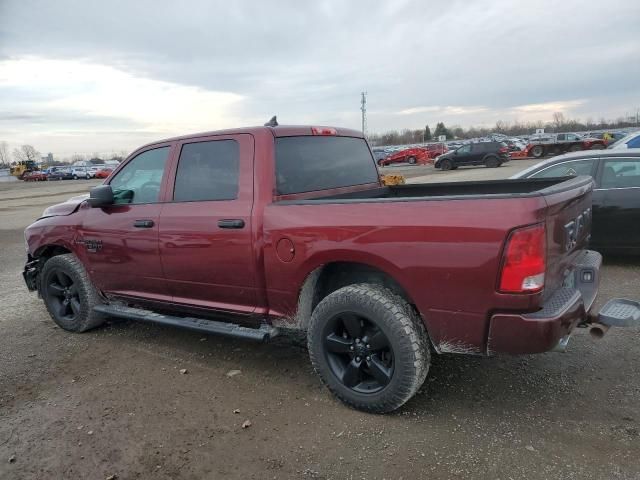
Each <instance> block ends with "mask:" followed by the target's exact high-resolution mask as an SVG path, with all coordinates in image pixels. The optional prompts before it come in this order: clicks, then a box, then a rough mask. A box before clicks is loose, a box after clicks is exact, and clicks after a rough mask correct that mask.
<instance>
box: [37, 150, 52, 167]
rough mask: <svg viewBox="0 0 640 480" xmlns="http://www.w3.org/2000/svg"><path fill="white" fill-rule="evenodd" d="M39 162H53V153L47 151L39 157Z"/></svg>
mask: <svg viewBox="0 0 640 480" xmlns="http://www.w3.org/2000/svg"><path fill="white" fill-rule="evenodd" d="M40 163H48V164H52V163H53V153H51V152H49V153H47V154H46V155H45V156H43V157H40Z"/></svg>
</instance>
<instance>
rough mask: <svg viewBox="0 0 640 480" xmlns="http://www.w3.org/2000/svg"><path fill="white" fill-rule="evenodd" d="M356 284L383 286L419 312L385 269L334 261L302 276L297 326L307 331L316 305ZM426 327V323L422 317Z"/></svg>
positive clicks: (369, 263) (365, 264)
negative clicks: (332, 294) (336, 292)
mask: <svg viewBox="0 0 640 480" xmlns="http://www.w3.org/2000/svg"><path fill="white" fill-rule="evenodd" d="M358 283H370V284H375V285H382V286H384V287H386V288H388V289H389V290H391V291H392V292H393V293H395V294H396V295H399V296H400V297H401V298H403V299H404V300H405V301H406V302H407V303H408V304H410V305H412V306H413V308H414V309H415V310H416V312H417V313H418V315H419V316H420V317H421V318H422V316H421V315H420V312H419V310H418V308H417V307H416V303H415V302H414V300H413V298H412V297H411V295H410V294H409V292H408V290H407V289H406V288H405V287H404V286H402V284H401V282H400V281H399V280H398V279H397V275H394V274H392V273H390V271H389V269H388V268H384V267H382V266H381V265H374V264H373V263H372V262H366V261H359V260H346V259H344V260H334V261H330V262H326V263H324V264H322V265H318V266H316V267H315V268H313V269H312V270H311V272H310V273H309V274H308V275H307V276H306V277H305V280H304V282H303V283H302V286H301V287H300V290H299V294H298V305H297V309H296V314H295V317H294V322H295V325H296V326H297V328H300V329H301V330H305V331H306V330H307V327H308V325H309V320H310V318H311V314H312V313H313V310H314V309H315V307H316V306H317V305H318V303H320V302H321V301H322V299H324V298H325V297H327V296H328V295H329V294H331V293H333V292H335V291H336V290H338V289H340V288H342V287H346V286H348V285H354V284H358ZM422 321H423V323H424V324H425V328H427V330H428V326H427V325H426V322H425V320H424V318H422Z"/></svg>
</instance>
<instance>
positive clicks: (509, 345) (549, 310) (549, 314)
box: [487, 250, 602, 354]
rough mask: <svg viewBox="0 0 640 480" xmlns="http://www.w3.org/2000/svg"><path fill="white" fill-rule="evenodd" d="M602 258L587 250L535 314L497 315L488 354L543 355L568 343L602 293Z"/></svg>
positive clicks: (489, 339) (586, 319) (488, 344)
mask: <svg viewBox="0 0 640 480" xmlns="http://www.w3.org/2000/svg"><path fill="white" fill-rule="evenodd" d="M601 264H602V255H600V254H599V253H598V252H594V251H592V250H585V251H584V252H582V253H581V254H580V256H579V257H578V258H577V259H576V261H575V263H574V265H573V271H572V276H571V277H570V278H569V279H568V280H569V281H568V282H565V284H566V286H563V287H562V288H559V289H558V290H557V291H556V292H554V294H553V295H552V296H551V297H549V298H548V299H547V301H546V302H545V304H544V305H543V308H542V310H539V311H537V312H533V313H524V314H518V313H513V312H505V313H495V314H494V315H492V317H491V320H490V324H489V336H488V339H487V353H488V354H492V353H511V354H525V353H541V352H547V351H549V350H553V349H554V348H556V346H558V345H559V344H560V345H561V344H562V343H561V342H562V341H565V343H566V340H568V336H569V334H570V333H571V331H572V330H573V329H574V328H575V327H576V326H577V325H579V324H580V323H586V322H587V321H588V315H589V310H590V309H591V307H592V305H593V302H594V300H595V298H596V295H597V293H598V285H599V271H600V266H601Z"/></svg>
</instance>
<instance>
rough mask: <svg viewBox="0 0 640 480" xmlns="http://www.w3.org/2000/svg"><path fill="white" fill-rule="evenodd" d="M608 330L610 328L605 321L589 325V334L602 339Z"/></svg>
mask: <svg viewBox="0 0 640 480" xmlns="http://www.w3.org/2000/svg"><path fill="white" fill-rule="evenodd" d="M608 330H609V326H608V325H605V324H603V323H592V324H591V326H590V327H589V335H591V338H594V339H596V340H600V339H601V338H602V337H604V336H605V334H606V333H607V331H608Z"/></svg>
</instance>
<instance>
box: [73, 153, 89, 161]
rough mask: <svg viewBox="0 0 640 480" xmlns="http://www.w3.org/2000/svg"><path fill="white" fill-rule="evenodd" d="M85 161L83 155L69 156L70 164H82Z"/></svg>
mask: <svg viewBox="0 0 640 480" xmlns="http://www.w3.org/2000/svg"><path fill="white" fill-rule="evenodd" d="M86 160H87V158H86V157H85V156H84V155H80V154H79V153H74V154H73V155H71V163H76V162H84V161H86Z"/></svg>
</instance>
